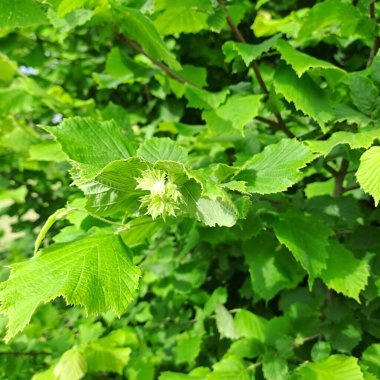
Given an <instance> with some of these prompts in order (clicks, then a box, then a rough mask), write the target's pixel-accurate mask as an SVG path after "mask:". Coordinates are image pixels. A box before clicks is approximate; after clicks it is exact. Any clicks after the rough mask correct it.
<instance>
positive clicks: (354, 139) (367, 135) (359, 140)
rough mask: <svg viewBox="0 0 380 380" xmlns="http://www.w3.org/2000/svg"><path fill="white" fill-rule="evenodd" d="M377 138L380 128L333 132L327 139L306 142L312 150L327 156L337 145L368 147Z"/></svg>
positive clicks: (379, 136) (379, 137) (379, 135)
mask: <svg viewBox="0 0 380 380" xmlns="http://www.w3.org/2000/svg"><path fill="white" fill-rule="evenodd" d="M379 139H380V129H373V130H368V131H366V130H365V131H362V132H357V133H352V132H335V133H333V134H332V135H331V137H330V138H329V139H327V140H308V141H306V144H307V146H308V147H309V148H310V149H311V150H312V151H313V152H316V153H321V154H323V155H324V156H327V155H328V154H329V153H330V152H331V151H332V150H333V148H335V147H336V146H337V145H341V144H348V145H349V146H350V148H351V149H359V148H369V147H370V146H371V145H372V144H373V142H374V141H375V140H379Z"/></svg>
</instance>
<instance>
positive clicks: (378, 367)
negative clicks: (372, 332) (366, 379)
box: [362, 343, 380, 377]
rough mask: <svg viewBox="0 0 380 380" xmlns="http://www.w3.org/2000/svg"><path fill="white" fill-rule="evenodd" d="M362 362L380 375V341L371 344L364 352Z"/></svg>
mask: <svg viewBox="0 0 380 380" xmlns="http://www.w3.org/2000/svg"><path fill="white" fill-rule="evenodd" d="M362 363H363V364H364V365H365V366H367V367H368V370H369V371H370V372H371V373H373V374H374V375H376V376H378V377H380V343H376V344H371V345H370V346H368V347H367V348H366V349H365V351H364V352H363V354H362Z"/></svg>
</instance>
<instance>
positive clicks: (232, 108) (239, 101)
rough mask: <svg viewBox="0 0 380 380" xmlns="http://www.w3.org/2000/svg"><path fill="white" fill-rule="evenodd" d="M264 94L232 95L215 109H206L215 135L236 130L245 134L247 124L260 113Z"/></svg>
mask: <svg viewBox="0 0 380 380" xmlns="http://www.w3.org/2000/svg"><path fill="white" fill-rule="evenodd" d="M261 99H262V95H240V94H236V95H231V96H230V97H229V98H228V99H227V101H226V103H225V104H223V105H221V106H220V107H218V108H217V109H215V110H210V111H204V112H203V113H202V118H203V120H205V121H206V123H207V125H208V127H209V129H210V131H211V133H212V134H213V135H221V134H231V132H233V131H234V130H235V131H236V132H240V133H241V134H243V130H244V127H245V125H246V124H247V123H248V122H250V121H251V120H252V119H253V118H254V117H255V116H257V115H258V113H259V109H260V101H261Z"/></svg>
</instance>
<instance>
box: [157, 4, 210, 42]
mask: <svg viewBox="0 0 380 380" xmlns="http://www.w3.org/2000/svg"><path fill="white" fill-rule="evenodd" d="M162 8H164V9H163V12H161V13H159V14H158V16H157V18H156V19H155V20H154V25H155V27H156V28H157V30H158V31H159V33H160V34H161V35H163V36H167V35H169V34H176V33H197V32H199V31H201V30H203V29H208V23H207V19H208V17H209V13H210V11H211V9H212V6H211V2H210V1H209V0H183V1H181V2H180V3H178V2H172V1H166V2H165V4H162Z"/></svg>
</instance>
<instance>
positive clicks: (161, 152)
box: [137, 137, 187, 164]
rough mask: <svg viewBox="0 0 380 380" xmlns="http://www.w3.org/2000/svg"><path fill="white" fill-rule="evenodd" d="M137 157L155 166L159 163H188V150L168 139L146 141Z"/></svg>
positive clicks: (157, 138)
mask: <svg viewBox="0 0 380 380" xmlns="http://www.w3.org/2000/svg"><path fill="white" fill-rule="evenodd" d="M137 155H138V156H139V157H141V158H143V159H144V160H146V161H149V162H151V163H153V164H154V163H156V162H157V161H177V162H181V163H183V164H186V162H187V152H186V150H185V149H184V148H182V147H181V146H179V145H178V144H176V143H175V141H173V140H171V139H169V138H167V137H152V138H150V139H149V140H145V141H144V142H143V143H142V144H141V145H140V147H139V149H138V150H137Z"/></svg>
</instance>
